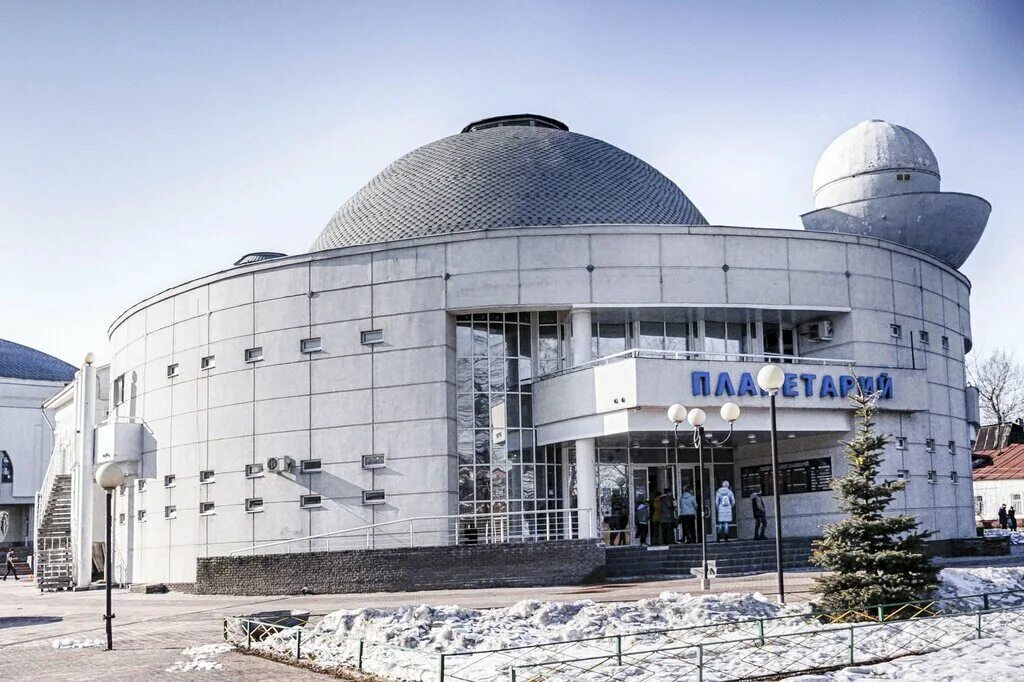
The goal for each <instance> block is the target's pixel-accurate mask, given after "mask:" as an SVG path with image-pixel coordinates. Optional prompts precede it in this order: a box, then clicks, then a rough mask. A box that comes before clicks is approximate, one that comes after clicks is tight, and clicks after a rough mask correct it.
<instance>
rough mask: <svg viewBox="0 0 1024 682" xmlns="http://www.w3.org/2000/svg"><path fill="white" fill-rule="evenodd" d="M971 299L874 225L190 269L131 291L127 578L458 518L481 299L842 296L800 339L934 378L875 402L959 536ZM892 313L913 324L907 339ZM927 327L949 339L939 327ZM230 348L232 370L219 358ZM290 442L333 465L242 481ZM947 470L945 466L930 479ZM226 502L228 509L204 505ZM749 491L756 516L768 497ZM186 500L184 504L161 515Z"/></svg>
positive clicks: (601, 302)
mask: <svg viewBox="0 0 1024 682" xmlns="http://www.w3.org/2000/svg"><path fill="white" fill-rule="evenodd" d="M968 297H969V283H968V282H967V280H966V279H965V278H964V277H963V276H962V275H960V274H959V273H957V272H956V271H955V270H953V269H951V268H949V267H947V266H945V265H943V264H941V263H940V262H939V261H937V260H935V259H933V258H931V257H929V256H926V255H924V254H922V253H920V252H916V251H913V250H911V249H907V248H904V247H901V246H898V245H895V244H890V243H886V242H880V241H879V240H876V239H871V238H866V237H854V236H847V235H828V234H813V233H806V232H799V231H785V230H765V229H749V228H722V227H689V228H687V227H666V226H583V227H562V228H518V229H507V230H495V231H488V232H480V233H469V234H461V235H449V236H444V237H429V238H421V239H416V240H407V241H403V242H399V243H391V244H382V245H376V246H365V247H352V248H348V249H342V250H336V251H324V252H318V253H312V254H307V255H303V256H296V257H291V258H284V259H279V260H275V261H271V262H265V263H259V264H256V265H252V266H245V267H239V268H235V269H233V270H228V271H225V272H222V273H217V274H214V275H211V276H209V277H206V278H203V279H199V280H196V281H194V282H190V283H187V284H183V285H181V286H179V287H176V288H174V289H171V290H168V291H167V292H164V293H162V294H160V295H157V296H154V297H153V298H151V299H148V300H146V301H144V302H142V303H140V304H138V305H136V306H135V307H133V308H131V309H130V310H129V311H127V312H126V313H125V314H123V315H122V316H121V317H120V318H119V319H118V320H117V321H116V322H115V323H114V324H113V325H112V327H111V330H110V339H111V344H112V350H113V360H112V363H111V377H112V379H113V380H115V381H116V380H117V378H118V377H121V376H123V377H124V384H125V388H124V400H123V402H121V403H120V404H117V405H115V406H114V407H112V416H113V418H117V419H128V418H134V419H141V420H143V421H144V423H145V437H144V446H143V450H144V452H143V454H142V461H141V469H140V477H141V479H143V480H144V481H145V485H144V490H141V491H140V490H139V489H138V485H137V483H136V484H135V485H130V486H129V488H128V489H127V490H126V491H125V493H124V494H123V495H122V496H119V497H118V498H117V499H118V511H119V514H124V519H123V521H122V522H121V525H120V526H119V534H120V535H121V536H122V538H125V537H127V536H128V535H129V534H130V535H131V537H132V541H131V543H129V544H130V546H131V550H132V556H131V559H130V562H131V565H132V575H131V580H132V581H134V582H156V581H167V582H189V581H192V580H193V579H194V575H195V558H196V557H197V556H207V555H218V554H226V553H227V552H229V551H231V550H234V549H239V548H243V547H247V546H251V545H252V544H254V543H255V544H259V543H261V542H272V541H275V540H281V539H288V538H294V537H301V536H305V535H309V534H314V533H322V532H328V531H334V530H338V529H340V528H346V527H356V526H360V525H364V524H369V523H379V522H381V521H385V520H390V519H398V518H407V517H412V516H423V515H441V514H454V513H456V512H457V511H458V510H459V506H458V505H459V498H460V494H459V476H460V471H459V469H460V464H459V459H458V442H457V433H458V429H457V409H456V402H457V390H456V377H455V367H456V332H455V330H456V317H455V316H456V315H457V314H466V313H474V312H480V311H484V312H487V311H505V312H509V311H567V310H569V309H570V308H587V309H591V310H592V311H597V312H600V311H613V310H622V311H634V312H635V311H638V310H646V309H650V310H654V309H658V310H664V309H675V308H688V309H692V310H694V311H697V312H696V314H697V315H698V316H699V315H703V314H704V312H701V311H709V310H727V309H736V310H753V311H773V313H778V314H780V315H795V314H806V315H812V314H816V315H823V314H824V315H828V316H829V317H830V318H831V319H832V320H833V321H834V327H835V329H834V331H835V333H834V337H833V339H832V340H831V341H825V342H820V343H816V344H814V345H813V346H805V347H801V353H800V354H801V355H803V356H807V357H814V356H819V357H823V358H847V359H849V360H851V361H853V362H854V363H856V364H858V365H866V366H871V367H882V368H894V369H901V370H906V371H907V372H912V373H915V376H923V377H925V381H923V383H922V385H926V386H927V389H926V392H927V397H926V398H924V397H921V400H922V401H924V404H927V407H928V409H927V410H923V409H919V408H915V409H913V410H910V409H908V410H903V411H885V412H882V413H881V414H880V416H879V419H878V423H879V428H880V429H882V430H884V431H887V432H891V433H893V434H894V435H898V436H900V437H903V438H906V440H907V445H906V449H905V450H900V451H897V450H895V449H894V448H892V446H890V447H891V449H890V452H889V453H888V456H887V461H886V467H887V470H886V472H885V473H886V474H887V475H891V476H892V477H895V476H896V475H897V472H899V471H901V470H906V471H909V472H910V474H909V475H910V477H911V481H912V482H911V485H910V487H909V489H908V491H907V492H906V493H905V494H901V495H900V496H899V499H898V500H897V504H898V505H899V506H901V507H903V508H905V509H907V510H909V511H911V512H913V513H916V514H918V515H919V516H921V519H922V521H923V523H924V524H925V525H926V526H927V527H929V528H933V529H936V530H938V531H939V532H940V536H941V537H949V536H964V535H970V534H973V517H972V516H971V485H970V471H971V468H970V446H969V432H968V425H967V422H966V416H965V408H964V405H965V399H964V387H965V381H964V365H963V355H964V349H965V346H967V347H969V343H970V342H969V339H970V316H969V300H968ZM893 324H897V325H900V326H901V328H902V330H903V338H902V339H894V338H893V337H892V335H891V325H893ZM368 330H380V331H381V332H382V334H383V339H382V341H381V343H378V344H373V345H364V344H363V343H361V339H360V333H361V332H363V331H368ZM920 332H925V333H926V334H927V336H928V337H929V338H930V343H929V344H926V345H921V344H920V342H919V339H920ZM911 337H912V338H913V344H912V343H911V340H910V338H911ZM943 337H945V338H946V339H947V340H948V346H949V348H948V349H944V348H943V347H942V344H941V343H940V339H942V338H943ZM311 338H319V339H320V343H321V347H322V350H320V351H318V352H315V353H311V354H306V353H303V352H302V351H301V348H300V344H301V342H302V341H303V340H304V339H311ZM256 348H259V349H261V353H260V357H262V359H260V360H258V361H254V362H247V361H246V357H245V354H246V350H248V349H256ZM211 356H212V357H213V366H212V367H210V368H209V369H201V362H202V359H203V358H205V357H211ZM171 365H177V368H176V373H174V372H169V366H171ZM170 373H174V374H175V375H174V376H169V374H170ZM682 390H683V387H680V392H681V396H680V397H681V398H684V397H685V395H684V394H683V393H682ZM114 393H115V394H116V393H117V391H116V390H115V391H114ZM684 402H685V400H684ZM535 418H538V416H537V415H535ZM781 428H783V429H785V424H783V425H782V427H781ZM928 439H931V440H932V441H933V442H934V443H935V444H937V445H936V447H935V452H934V453H932V452H928V451H927V449H926V446H925V443H926V441H927V440H928ZM835 440H836V439H835V437H831V436H829V437H824V436H822V437H818V438H800V439H797V441H794V442H793V443H785V444H784V448H787V449H784V450H783V452H784V454H785V456H786V457H789V458H793V457H802V456H805V455H806V453H807V452H809V451H814V452H823V453H826V455H828V456H831V457H832V462H833V471H834V472H835V473H836V474H837V475H839V474H841V473H842V472H843V468H844V463H843V460H842V457H841V455H840V452H839V449H838V448H837V447H836V446H835V445H834V443H835ZM949 442H953V443H955V445H954V446H953V447H954V452H955V454H950V452H948V451H947V443H949ZM735 452H736V455H735V457H736V461H737V462H739V461H740V460H743V461H744V462H748V461H749V462H762V461H766V460H765V459H764V458H765V457H766V456H767V455H766V452H765V451H764V447H763V446H759V445H756V444H755V445H747V446H743V447H737V448H736V450H735ZM373 453H381V454H384V455H385V456H386V466H385V467H384V468H383V469H369V470H368V469H363V468H362V465H361V457H362V456H363V455H366V454H373ZM271 456H290V457H292V458H294V459H295V460H296V461H297V462H299V461H302V460H305V459H320V460H321V461H322V471H321V472H319V473H310V474H302V473H295V474H292V475H286V476H282V475H270V474H266V475H263V476H260V477H254V478H248V477H247V476H246V471H245V467H246V465H247V464H257V463H262V462H265V460H266V459H267V458H268V457H271ZM822 456H824V455H822ZM738 467H739V464H737V468H738ZM201 471H212V472H214V473H213V474H212V476H213V478H212V480H211V481H207V482H200V480H199V479H200V472H201ZM930 471H936V472H939V475H938V477H937V480H936V481H935V482H934V483H929V482H928V480H927V473H928V472H930ZM950 472H957V474H958V477H959V483H954V482H953V481H952V480H951V477H950ZM170 475H173V476H174V479H173V481H168V484H169V485H168V486H167V487H165V476H170ZM373 489H382V490H386V493H387V498H386V503H385V504H382V505H371V506H367V505H364V504H363V500H362V493H363V491H365V490H373ZM303 494H318V495H320V496H321V497H322V504H321V506H320V507H318V508H314V509H302V508H300V506H299V499H300V496H301V495H303ZM249 498H262V500H263V507H262V511H259V512H256V513H248V512H247V511H246V509H245V503H246V500H247V499H249ZM209 502H213V503H214V504H215V507H214V509H213V513H212V514H200V504H201V503H209ZM738 502H739V503H740V506H739V510H740V518H741V522H742V521H743V519H744V517H745V515H746V514H747V510H746V507H747V506H749V505H748V503H747V502H746V501H744V500H738ZM783 502H784V513H785V514H786V518H787V521H786V522H787V524H790V523H791V522H792V524H793V525H792V526H787V528H792V529H793V530H789V531H787V532H790V533H796V534H813V533H814V531H815V530H816V529H817V528H818V527H819V524H820V523H821V522H825V521H829V520H833V519H834V518H837V517H836V515H835V513H834V507H830V506H829V504H830V502H831V497H830V495H829V494H828V493H809V494H797V495H786V496H784V497H783ZM169 506H173V507H174V510H173V514H172V516H173V518H170V519H165V518H164V510H165V507H169ZM141 510H145V512H146V513H145V515H144V519H145V520H140V519H139V514H138V512H139V511H141ZM791 519H792V521H791Z"/></svg>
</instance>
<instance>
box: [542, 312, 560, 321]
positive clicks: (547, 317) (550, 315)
mask: <svg viewBox="0 0 1024 682" xmlns="http://www.w3.org/2000/svg"><path fill="white" fill-rule="evenodd" d="M537 321H538V322H540V324H558V313H554V312H547V313H539V314H538V315H537Z"/></svg>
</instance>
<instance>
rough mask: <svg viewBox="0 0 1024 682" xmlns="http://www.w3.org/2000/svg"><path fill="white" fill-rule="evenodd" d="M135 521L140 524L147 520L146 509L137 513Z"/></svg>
mask: <svg viewBox="0 0 1024 682" xmlns="http://www.w3.org/2000/svg"><path fill="white" fill-rule="evenodd" d="M135 519H136V520H137V521H138V522H139V523H142V522H144V521H145V520H146V510H145V509H140V510H139V511H137V512H135Z"/></svg>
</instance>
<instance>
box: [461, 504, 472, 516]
mask: <svg viewBox="0 0 1024 682" xmlns="http://www.w3.org/2000/svg"><path fill="white" fill-rule="evenodd" d="M459 513H460V514H472V513H473V503H472V502H462V503H460V504H459Z"/></svg>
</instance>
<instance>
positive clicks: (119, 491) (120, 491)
mask: <svg viewBox="0 0 1024 682" xmlns="http://www.w3.org/2000/svg"><path fill="white" fill-rule="evenodd" d="M127 490H128V486H126V485H125V484H124V483H122V484H121V485H120V486H118V488H117V494H118V495H119V496H120V497H124V495H125V492H127Z"/></svg>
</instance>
